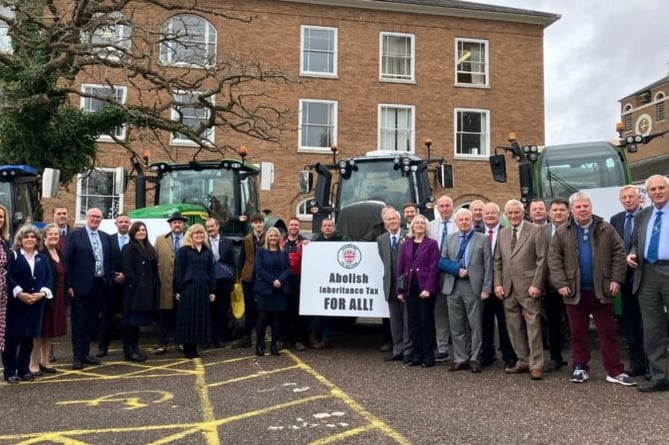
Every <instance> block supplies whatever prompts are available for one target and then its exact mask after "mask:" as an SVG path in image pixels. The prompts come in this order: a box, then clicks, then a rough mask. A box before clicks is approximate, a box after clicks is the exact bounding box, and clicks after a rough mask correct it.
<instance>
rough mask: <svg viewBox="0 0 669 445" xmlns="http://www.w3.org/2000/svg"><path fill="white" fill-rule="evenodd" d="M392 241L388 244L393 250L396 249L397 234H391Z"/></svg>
mask: <svg viewBox="0 0 669 445" xmlns="http://www.w3.org/2000/svg"><path fill="white" fill-rule="evenodd" d="M391 238H392V242H391V243H390V246H391V247H392V249H393V250H395V249H397V235H393V236H392V237H391Z"/></svg>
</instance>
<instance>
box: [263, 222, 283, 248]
mask: <svg viewBox="0 0 669 445" xmlns="http://www.w3.org/2000/svg"><path fill="white" fill-rule="evenodd" d="M272 233H276V236H278V237H279V242H278V243H277V245H276V246H277V248H278V249H279V250H281V246H280V244H281V231H280V230H279V229H277V228H276V227H270V229H269V230H268V231H267V233H266V234H265V242H264V243H263V247H264V248H265V250H269V236H270V234H272Z"/></svg>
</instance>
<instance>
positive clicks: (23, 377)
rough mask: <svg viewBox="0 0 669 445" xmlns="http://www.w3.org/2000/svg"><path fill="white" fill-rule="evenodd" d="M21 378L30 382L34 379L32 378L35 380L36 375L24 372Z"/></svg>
mask: <svg viewBox="0 0 669 445" xmlns="http://www.w3.org/2000/svg"><path fill="white" fill-rule="evenodd" d="M21 380H24V381H26V382H30V381H32V380H35V377H34V376H33V375H32V374H31V373H30V372H28V373H26V374H23V375H22V376H21Z"/></svg>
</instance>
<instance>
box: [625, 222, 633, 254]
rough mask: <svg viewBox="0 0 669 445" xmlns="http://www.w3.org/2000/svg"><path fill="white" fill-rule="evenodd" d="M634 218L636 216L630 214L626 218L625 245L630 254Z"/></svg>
mask: <svg viewBox="0 0 669 445" xmlns="http://www.w3.org/2000/svg"><path fill="white" fill-rule="evenodd" d="M632 218H634V215H632V214H631V213H628V214H627V216H626V217H625V228H624V230H623V242H624V243H625V250H626V251H627V252H629V250H630V247H632V225H633V224H634V221H632Z"/></svg>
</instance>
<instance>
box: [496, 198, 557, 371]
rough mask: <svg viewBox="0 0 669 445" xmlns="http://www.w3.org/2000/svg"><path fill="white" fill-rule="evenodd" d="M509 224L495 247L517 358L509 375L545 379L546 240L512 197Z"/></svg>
mask: <svg viewBox="0 0 669 445" xmlns="http://www.w3.org/2000/svg"><path fill="white" fill-rule="evenodd" d="M504 213H505V214H506V217H507V219H508V220H509V223H510V224H511V226H510V227H504V228H503V229H502V230H500V232H499V236H498V238H497V248H496V249H495V274H494V283H495V295H496V296H497V298H500V299H503V300H504V312H505V315H506V322H507V328H508V330H509V337H510V338H511V343H512V344H513V349H514V350H515V351H516V355H517V356H518V361H517V362H516V364H515V365H514V366H512V367H510V368H506V369H505V372H506V373H507V374H520V373H522V372H527V371H529V372H530V378H531V379H532V380H541V379H543V373H544V356H543V342H542V340H541V316H540V312H541V300H540V297H541V295H542V293H543V286H544V284H545V281H546V241H545V240H544V236H543V232H542V231H541V228H540V227H539V226H537V225H535V224H532V223H530V222H526V221H525V220H524V217H525V209H524V208H523V203H522V202H520V201H518V200H517V199H511V200H509V201H507V202H506V204H505V205H504Z"/></svg>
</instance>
